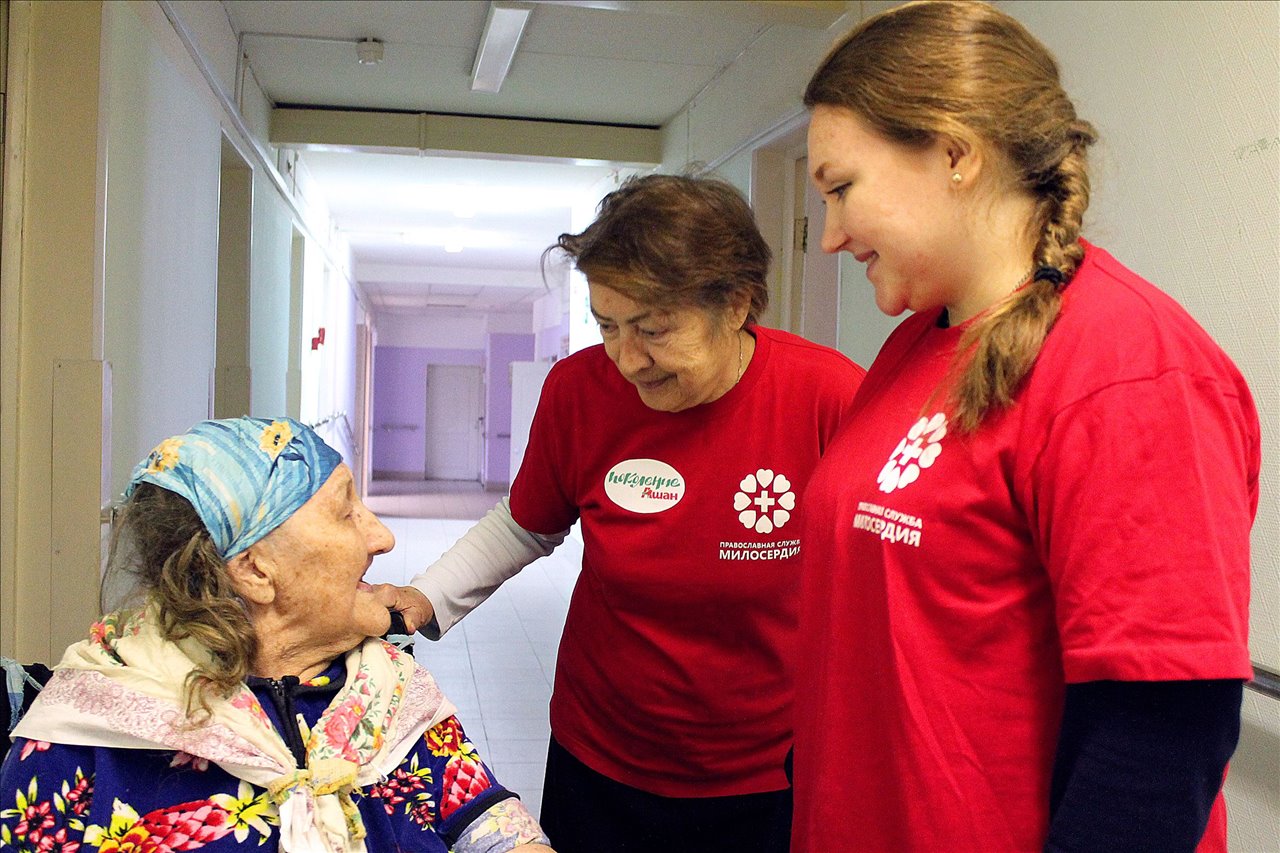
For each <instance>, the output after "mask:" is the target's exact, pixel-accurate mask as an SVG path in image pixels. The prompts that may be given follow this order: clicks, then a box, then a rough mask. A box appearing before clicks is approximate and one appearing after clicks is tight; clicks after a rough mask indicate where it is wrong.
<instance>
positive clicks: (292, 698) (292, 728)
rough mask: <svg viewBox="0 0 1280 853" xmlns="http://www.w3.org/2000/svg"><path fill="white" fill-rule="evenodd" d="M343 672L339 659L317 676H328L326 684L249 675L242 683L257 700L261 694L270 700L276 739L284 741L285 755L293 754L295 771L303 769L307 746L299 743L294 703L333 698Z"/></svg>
mask: <svg viewBox="0 0 1280 853" xmlns="http://www.w3.org/2000/svg"><path fill="white" fill-rule="evenodd" d="M344 672H345V670H344V665H343V661H342V660H341V659H339V660H337V661H335V662H334V663H332V664H330V665H329V666H328V668H326V669H325V671H324V672H323V673H321V675H326V676H329V680H328V683H326V684H312V683H307V684H304V683H302V682H301V681H299V680H298V677H297V676H296V675H286V676H284V677H283V678H260V677H258V676H256V675H250V676H249V677H248V678H246V679H245V683H246V684H248V685H249V689H251V690H253V691H254V693H255V694H257V695H258V696H261V695H262V694H263V693H265V694H266V695H267V696H268V697H269V698H270V699H271V705H272V707H273V708H274V710H275V712H276V714H275V715H276V718H277V721H278V725H277V729H278V731H279V733H280V737H282V738H283V739H284V742H285V744H286V745H287V746H288V747H289V751H290V752H291V753H293V760H294V763H295V764H296V765H297V766H298V767H299V768H305V767H306V766H307V745H306V744H305V743H304V742H303V740H302V730H301V728H300V727H299V726H298V702H299V700H314V699H316V698H320V697H321V696H323V695H324V694H329V695H330V696H332V695H333V694H336V693H337V692H338V688H339V687H341V686H342V684H343V676H344ZM318 677H319V676H317V678H318ZM313 681H314V679H313ZM307 704H308V705H310V704H311V702H310V701H308V702H307ZM326 704H327V703H326ZM317 717H318V715H317Z"/></svg>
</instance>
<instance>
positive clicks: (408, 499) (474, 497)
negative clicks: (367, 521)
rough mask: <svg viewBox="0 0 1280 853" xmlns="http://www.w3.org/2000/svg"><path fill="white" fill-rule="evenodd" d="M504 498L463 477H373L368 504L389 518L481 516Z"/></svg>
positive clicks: (367, 498)
mask: <svg viewBox="0 0 1280 853" xmlns="http://www.w3.org/2000/svg"><path fill="white" fill-rule="evenodd" d="M501 497H502V494H500V493H498V492H486V491H485V490H484V488H483V487H482V486H481V485H480V484H479V483H478V482H471V481H461V480H422V479H392V480H373V481H372V482H370V483H369V494H368V496H367V497H366V498H365V503H367V504H368V505H369V509H371V510H373V511H374V512H375V513H377V514H378V515H379V516H381V517H383V518H386V517H387V516H392V517H396V518H466V519H476V518H480V517H481V516H482V515H484V514H485V513H486V512H488V511H489V510H490V509H491V508H492V507H493V505H494V504H495V503H497V502H498V500H499V499H500V498H501Z"/></svg>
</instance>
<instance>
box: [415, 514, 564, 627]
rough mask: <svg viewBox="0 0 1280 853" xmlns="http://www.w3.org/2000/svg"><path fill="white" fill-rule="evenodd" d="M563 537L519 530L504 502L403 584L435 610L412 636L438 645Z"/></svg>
mask: <svg viewBox="0 0 1280 853" xmlns="http://www.w3.org/2000/svg"><path fill="white" fill-rule="evenodd" d="M568 533H569V531H567V530H565V531H561V532H560V533H555V534H552V535H550V536H544V535H542V534H540V533H531V532H530V531H528V530H525V529H524V528H523V527H521V526H520V525H519V524H516V521H515V519H514V518H512V517H511V504H510V502H509V501H508V499H507V498H505V497H504V498H503V499H502V500H500V501H498V503H497V505H496V506H494V508H493V509H491V510H489V512H488V513H487V514H486V515H485V517H484V518H482V519H480V520H479V521H478V522H476V524H475V526H473V527H472V528H471V529H470V530H468V531H467V532H466V533H464V534H462V538H460V539H459V540H458V541H457V542H455V543H454V544H453V547H451V548H450V549H449V550H448V551H445V552H444V554H443V555H441V557H440V559H438V560H436V561H435V562H434V563H432V564H431V565H430V566H428V567H427V568H426V569H425V570H424V571H422V572H420V573H419V574H418V575H416V576H415V577H414V578H413V580H411V581H410V582H409V583H410V584H411V585H412V586H414V587H416V588H417V589H418V590H419V591H421V592H422V594H423V595H425V596H426V597H427V599H428V600H429V601H430V602H431V607H432V609H434V610H435V616H434V617H432V619H431V621H430V622H428V623H427V624H425V625H422V626H421V627H419V628H418V633H420V634H422V636H424V637H426V638H427V639H429V640H438V639H440V637H441V636H443V635H444V633H445V632H446V631H448V630H449V629H450V628H452V627H453V626H454V625H456V624H457V623H458V621H459V620H460V619H462V617H464V616H466V615H467V614H468V613H470V612H471V611H472V610H474V609H475V608H476V607H478V606H480V604H482V603H483V602H484V600H485V599H487V598H488V597H489V596H490V595H492V594H493V592H494V590H496V589H497V588H498V587H500V586H501V585H502V584H503V582H504V581H506V580H507V579H508V578H511V577H514V576H515V575H516V573H518V572H519V571H520V570H521V569H523V568H524V567H525V566H527V565H529V564H530V563H532V562H533V561H534V560H537V559H539V558H541V557H545V556H547V555H548V554H550V553H551V552H552V551H553V550H555V548H556V546H558V545H559V544H560V543H561V542H563V541H564V538H565V536H566V535H568Z"/></svg>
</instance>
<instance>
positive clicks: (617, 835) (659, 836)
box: [540, 737, 791, 853]
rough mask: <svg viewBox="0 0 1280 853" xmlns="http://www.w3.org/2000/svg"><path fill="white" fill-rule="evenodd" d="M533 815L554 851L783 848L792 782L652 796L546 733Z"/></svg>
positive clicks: (761, 851)
mask: <svg viewBox="0 0 1280 853" xmlns="http://www.w3.org/2000/svg"><path fill="white" fill-rule="evenodd" d="M540 820H541V823H542V829H543V831H545V832H546V833H547V837H548V838H550V839H551V846H552V847H554V848H555V849H556V853H628V851H645V853H650V851H655V850H661V851H663V853H719V851H725V853H730V851H732V853H750V852H751V851H758V853H787V850H788V849H789V848H790V844H791V789H790V788H787V789H784V790H781V791H769V792H767V793H763V794H742V795H739V796H732V797H689V798H685V797H659V796H657V795H656V794H650V793H649V792H647V791H641V790H639V789H637V788H632V787H631V786H629V785H624V784H622V783H621V782H616V781H614V780H613V779H610V778H608V777H607V776H602V775H600V774H599V773H597V772H596V771H594V770H592V769H591V768H590V767H587V766H586V765H585V764H583V763H582V762H581V761H579V760H578V759H576V758H574V757H573V756H572V755H570V754H569V752H568V750H566V749H565V748H564V747H562V746H561V745H560V744H559V743H557V742H556V739H555V738H554V737H552V738H551V745H550V747H549V748H548V750H547V776H546V781H545V783H544V785H543V793H542V814H541V817H540Z"/></svg>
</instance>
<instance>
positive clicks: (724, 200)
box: [548, 175, 771, 322]
mask: <svg viewBox="0 0 1280 853" xmlns="http://www.w3.org/2000/svg"><path fill="white" fill-rule="evenodd" d="M555 249H560V250H561V251H563V252H564V253H565V254H566V255H568V256H569V257H570V258H572V259H573V261H574V264H575V265H576V266H577V268H578V269H579V270H580V271H581V272H582V274H583V275H585V276H586V277H587V279H588V280H589V281H590V282H591V283H593V284H596V285H600V286H602V287H608V288H610V289H612V290H616V291H618V292H619V293H622V294H624V295H625V296H628V297H630V298H631V299H634V300H635V301H636V302H639V303H642V304H644V305H654V306H659V307H673V306H683V305H690V306H695V307H700V308H704V309H721V308H727V307H729V306H730V305H733V304H735V303H738V302H739V300H740V299H742V298H743V297H746V299H747V300H748V303H749V308H748V313H747V320H748V322H754V321H755V320H757V319H758V318H759V316H760V314H761V313H762V312H763V311H764V310H765V308H766V307H768V304H769V290H768V284H767V282H766V276H767V274H768V272H769V261H770V258H771V252H770V251H769V246H768V244H766V243H765V241H764V238H763V237H762V236H761V235H760V229H759V228H758V227H756V221H755V217H754V216H753V214H752V212H751V207H750V206H749V205H748V204H747V201H746V199H744V198H743V197H742V194H741V193H739V192H738V190H737V189H735V188H734V187H733V186H732V185H730V184H728V183H726V182H724V181H722V180H719V179H716V178H708V177H688V176H682V175H646V176H644V177H635V178H630V179H628V180H627V181H626V182H625V183H624V184H623V185H622V186H621V187H619V188H618V189H617V190H615V191H614V192H611V193H609V194H608V195H607V196H605V197H604V199H603V200H602V201H601V202H600V212H599V214H598V215H597V216H596V220H595V221H594V222H592V223H591V225H590V226H588V227H587V229H586V230H585V231H583V232H582V233H581V234H561V235H560V239H559V240H557V241H556V244H555V245H554V246H552V247H551V249H549V250H548V251H554V250H555Z"/></svg>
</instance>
